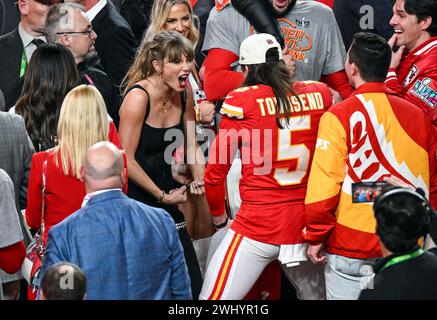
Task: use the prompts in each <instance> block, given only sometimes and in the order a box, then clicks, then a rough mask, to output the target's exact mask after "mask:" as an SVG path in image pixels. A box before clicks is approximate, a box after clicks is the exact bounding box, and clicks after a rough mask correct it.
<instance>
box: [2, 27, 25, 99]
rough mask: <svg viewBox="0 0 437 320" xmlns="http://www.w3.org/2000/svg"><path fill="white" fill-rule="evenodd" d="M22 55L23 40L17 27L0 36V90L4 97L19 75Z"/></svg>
mask: <svg viewBox="0 0 437 320" xmlns="http://www.w3.org/2000/svg"><path fill="white" fill-rule="evenodd" d="M22 56H23V42H22V41H21V37H20V34H19V33H18V28H15V29H14V30H13V31H11V32H9V33H8V34H5V35H3V36H1V37H0V90H1V91H3V94H4V95H5V97H6V98H7V96H8V93H9V90H10V89H11V87H12V85H13V84H14V83H15V82H16V81H17V80H18V78H19V77H20V67H21V58H22Z"/></svg>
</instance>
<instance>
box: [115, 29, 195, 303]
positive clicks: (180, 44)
mask: <svg viewBox="0 0 437 320" xmlns="http://www.w3.org/2000/svg"><path fill="white" fill-rule="evenodd" d="M193 58H194V50H193V46H192V45H191V43H190V42H189V41H188V40H187V39H186V38H184V37H183V36H181V35H179V34H178V33H176V32H172V31H170V32H167V31H164V32H161V33H159V34H157V35H156V36H154V37H153V38H152V39H151V40H150V41H146V42H145V43H144V45H143V46H142V48H141V49H140V50H139V52H138V54H137V57H136V59H135V62H134V64H133V65H132V67H131V69H130V70H129V72H128V75H127V79H126V90H125V98H124V101H123V104H122V106H121V109H120V131H119V132H120V140H121V143H122V145H123V148H124V149H125V150H126V155H127V159H128V166H129V193H128V195H129V196H130V197H131V198H133V199H136V200H138V201H141V202H143V203H146V204H148V205H151V206H154V207H161V208H163V209H165V210H166V211H167V212H168V213H170V215H171V216H172V217H173V219H174V221H175V225H176V228H177V229H178V232H179V239H180V240H181V243H182V246H183V248H184V254H185V260H186V262H187V266H188V272H189V274H190V279H191V288H192V293H193V297H194V298H195V299H196V297H197V296H198V294H199V292H200V287H201V284H202V276H201V273H200V269H199V265H198V262H197V258H196V253H195V252H194V248H193V244H192V242H191V239H190V237H189V235H188V232H187V228H186V223H185V218H184V215H183V213H182V212H181V211H180V210H179V209H178V204H180V203H183V202H185V201H186V198H187V194H186V192H187V187H189V189H190V190H191V192H192V193H194V194H196V195H202V194H203V193H204V188H203V173H204V161H203V159H202V158H203V157H202V155H201V153H197V151H198V150H199V149H200V147H199V146H198V145H197V142H196V136H195V127H194V123H195V113H194V108H193V105H194V101H193V96H192V94H191V88H190V87H189V86H188V80H187V79H188V75H189V74H190V71H191V69H192V63H193ZM179 146H183V147H184V150H185V155H186V158H187V160H188V168H189V170H190V174H191V175H192V177H193V179H194V180H193V181H192V182H191V183H189V182H186V185H182V186H181V185H180V184H179V183H177V182H176V181H175V180H174V179H173V177H172V172H171V162H172V153H173V152H174V151H175V149H176V148H178V147H179ZM196 154H198V155H199V156H200V159H196Z"/></svg>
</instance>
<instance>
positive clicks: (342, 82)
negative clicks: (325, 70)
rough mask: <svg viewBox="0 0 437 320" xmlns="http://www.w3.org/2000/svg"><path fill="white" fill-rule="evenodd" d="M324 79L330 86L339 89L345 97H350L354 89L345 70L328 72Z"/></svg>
mask: <svg viewBox="0 0 437 320" xmlns="http://www.w3.org/2000/svg"><path fill="white" fill-rule="evenodd" d="M323 79H324V81H325V82H326V83H327V84H328V86H330V87H331V88H332V89H334V90H336V91H338V93H340V95H341V97H342V98H343V99H346V98H348V97H349V96H350V95H351V94H352V92H353V91H354V89H353V88H352V86H351V85H350V83H349V79H348V78H347V75H346V72H345V71H344V70H340V71H337V72H334V73H331V74H327V75H325V76H323Z"/></svg>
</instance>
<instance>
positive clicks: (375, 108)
mask: <svg viewBox="0 0 437 320" xmlns="http://www.w3.org/2000/svg"><path fill="white" fill-rule="evenodd" d="M412 119H414V121H412ZM418 128H420V130H418ZM432 130H433V128H432V125H431V123H430V121H429V119H428V118H427V116H426V115H425V113H423V112H422V111H421V110H420V109H419V108H418V107H416V106H414V105H413V104H411V103H409V102H407V101H405V100H403V99H401V98H399V97H396V96H395V95H390V94H386V93H385V92H384V85H383V84H382V83H366V84H364V85H362V86H360V87H359V88H358V89H357V90H356V91H355V92H354V94H353V96H351V97H350V98H348V99H346V100H344V101H342V102H341V103H339V104H337V105H335V106H333V107H332V108H330V109H329V110H328V111H327V112H326V113H325V114H324V115H323V116H322V119H321V120H320V125H319V132H318V136H317V144H316V151H315V154H314V159H313V163H312V167H311V173H310V177H309V180H308V188H307V194H306V198H305V204H306V209H305V220H306V222H305V223H306V228H305V229H304V232H303V236H304V238H305V240H306V241H307V242H309V243H312V244H317V243H325V249H326V251H327V252H328V253H331V254H339V255H342V256H346V257H349V258H360V259H365V258H372V257H378V256H381V251H380V247H379V242H378V238H377V236H376V235H375V227H376V224H375V218H374V214H373V209H372V205H373V203H353V202H352V190H351V189H352V188H351V184H352V183H354V182H361V181H381V180H383V178H384V177H387V176H391V175H392V176H396V177H398V178H400V179H402V180H403V181H404V182H406V183H409V184H411V185H413V186H415V187H421V188H422V189H423V190H425V192H426V194H427V196H428V195H429V197H430V199H431V202H432V204H433V205H434V206H435V205H436V204H437V180H436V178H437V176H436V170H437V163H436V138H435V136H433V135H432Z"/></svg>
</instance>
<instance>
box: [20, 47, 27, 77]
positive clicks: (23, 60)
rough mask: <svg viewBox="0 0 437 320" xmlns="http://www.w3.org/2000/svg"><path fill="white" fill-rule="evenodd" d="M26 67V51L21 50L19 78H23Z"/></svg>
mask: <svg viewBox="0 0 437 320" xmlns="http://www.w3.org/2000/svg"><path fill="white" fill-rule="evenodd" d="M26 67H27V59H26V51H25V50H23V55H22V56H21V67H20V78H21V77H22V76H24V73H25V72H26Z"/></svg>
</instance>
